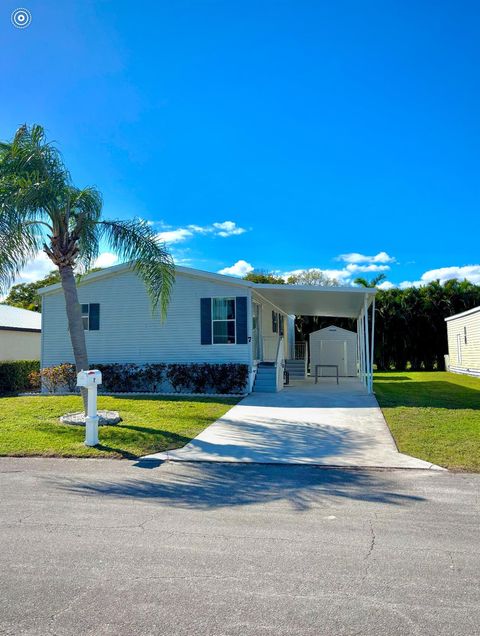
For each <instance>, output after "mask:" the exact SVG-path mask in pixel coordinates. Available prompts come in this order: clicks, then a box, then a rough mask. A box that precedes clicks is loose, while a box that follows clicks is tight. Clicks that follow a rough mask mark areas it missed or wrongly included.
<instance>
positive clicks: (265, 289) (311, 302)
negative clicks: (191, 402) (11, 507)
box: [40, 263, 375, 391]
mask: <svg viewBox="0 0 480 636" xmlns="http://www.w3.org/2000/svg"><path fill="white" fill-rule="evenodd" d="M40 294H41V295H42V353H41V366H42V367H48V366H53V365H57V364H60V363H62V362H72V361H73V355H72V348H71V344H70V338H69V334H68V327H67V318H66V313H65V301H64V297H63V292H62V288H61V285H60V284H56V285H51V286H50V287H46V288H44V289H42V290H40ZM374 297H375V290H374V289H363V288H362V289H360V288H331V287H328V288H327V287H309V286H297V285H263V284H256V283H252V282H250V281H246V280H242V279H239V278H234V277H232V276H223V275H221V274H214V273H211V272H203V271H200V270H195V269H190V268H186V267H177V268H176V276H175V284H174V286H173V290H172V296H171V300H170V304H169V307H168V312H167V317H166V319H165V320H164V321H162V320H161V319H160V317H159V316H158V315H153V314H152V310H151V306H150V301H149V298H148V295H147V293H146V290H145V287H144V285H143V283H142V282H141V280H140V279H139V278H138V276H137V275H136V273H135V272H134V270H133V269H132V267H131V265H130V264H128V263H126V264H122V265H117V266H114V267H110V268H108V269H103V270H101V271H98V272H93V273H92V274H88V275H87V276H85V277H83V278H82V281H81V283H80V285H79V300H80V303H81V305H82V315H83V320H84V327H85V334H86V340H87V349H88V354H89V359H90V362H91V363H92V364H101V363H114V362H119V363H126V362H132V363H136V364H140V365H141V364H147V363H158V362H163V363H183V364H185V363H187V364H189V363H213V364H215V363H240V364H245V365H247V366H248V368H249V377H250V380H249V386H248V387H247V389H248V390H252V388H254V389H255V390H264V391H277V390H280V389H282V388H283V370H284V367H285V361H287V365H288V361H289V360H292V359H294V358H295V357H298V356H296V355H295V343H294V329H293V323H294V320H295V315H321V316H342V317H349V318H357V319H358V320H359V324H360V323H361V329H359V333H358V335H357V340H358V351H360V350H361V351H362V352H363V355H362V356H361V359H359V364H358V373H359V375H360V377H361V379H362V381H363V382H364V384H365V386H366V387H367V388H368V389H369V390H371V379H372V378H371V376H372V373H371V364H370V355H371V339H370V336H369V328H368V308H369V307H370V306H371V304H372V302H373V301H374ZM369 343H370V344H369ZM303 355H305V353H304V354H303Z"/></svg>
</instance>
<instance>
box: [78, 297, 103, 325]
mask: <svg viewBox="0 0 480 636" xmlns="http://www.w3.org/2000/svg"><path fill="white" fill-rule="evenodd" d="M81 310H82V322H83V328H84V330H85V331H98V330H99V329H100V305H99V304H98V303H89V304H82V305H81Z"/></svg>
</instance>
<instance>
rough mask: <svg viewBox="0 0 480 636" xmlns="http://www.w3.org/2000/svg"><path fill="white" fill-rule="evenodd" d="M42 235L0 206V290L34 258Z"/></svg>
mask: <svg viewBox="0 0 480 636" xmlns="http://www.w3.org/2000/svg"><path fill="white" fill-rule="evenodd" d="M41 246H42V235H41V233H40V232H39V231H38V228H36V227H35V226H34V225H28V224H27V225H26V224H25V223H24V221H23V219H21V218H19V217H18V216H16V215H15V213H14V211H12V210H11V209H7V208H6V207H5V206H2V207H0V292H1V293H6V292H7V291H8V289H9V287H10V285H11V284H12V283H13V282H14V281H15V279H16V277H17V276H18V275H19V274H20V272H21V271H22V269H23V268H24V267H25V266H26V265H27V264H28V263H29V262H30V261H31V260H33V259H34V258H35V256H36V255H37V254H38V252H39V251H40V249H41Z"/></svg>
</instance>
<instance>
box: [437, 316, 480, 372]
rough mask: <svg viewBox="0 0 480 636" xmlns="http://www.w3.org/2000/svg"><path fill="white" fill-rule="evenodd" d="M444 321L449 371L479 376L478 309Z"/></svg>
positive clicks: (479, 325) (479, 338)
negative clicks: (445, 324)
mask: <svg viewBox="0 0 480 636" xmlns="http://www.w3.org/2000/svg"><path fill="white" fill-rule="evenodd" d="M445 320H446V323H447V337H448V369H449V371H453V372H454V373H465V374H468V375H476V376H480V307H474V308H473V309H469V310H468V311H463V312H462V313H461V314H455V315H454V316H450V317H449V318H445Z"/></svg>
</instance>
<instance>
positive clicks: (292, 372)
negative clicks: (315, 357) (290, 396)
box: [285, 358, 305, 380]
mask: <svg viewBox="0 0 480 636" xmlns="http://www.w3.org/2000/svg"><path fill="white" fill-rule="evenodd" d="M285 368H286V370H287V373H288V375H289V378H290V380H299V379H301V378H304V377H305V361H304V360H295V359H294V358H292V359H291V360H285Z"/></svg>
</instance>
